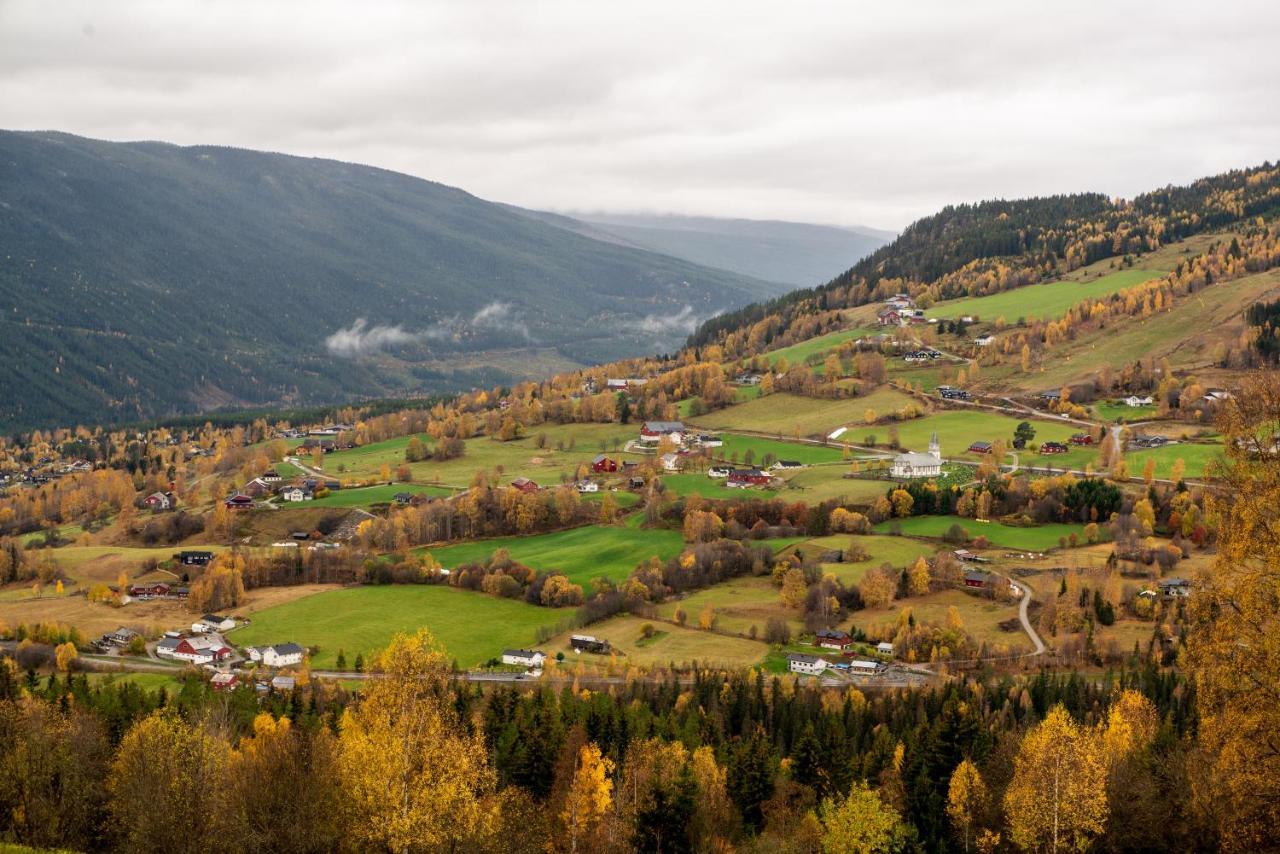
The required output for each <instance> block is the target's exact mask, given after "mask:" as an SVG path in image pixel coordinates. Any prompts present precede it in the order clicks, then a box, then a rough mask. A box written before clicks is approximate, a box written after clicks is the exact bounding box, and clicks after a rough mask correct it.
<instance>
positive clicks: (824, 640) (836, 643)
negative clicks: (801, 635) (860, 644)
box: [813, 629, 853, 651]
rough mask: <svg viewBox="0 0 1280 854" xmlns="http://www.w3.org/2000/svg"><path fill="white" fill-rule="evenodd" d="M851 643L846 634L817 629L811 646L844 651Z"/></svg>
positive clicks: (851, 640) (851, 639)
mask: <svg viewBox="0 0 1280 854" xmlns="http://www.w3.org/2000/svg"><path fill="white" fill-rule="evenodd" d="M852 643H853V638H851V637H850V636H849V633H848V632H838V631H833V630H831V629H819V630H818V631H817V632H816V633H815V634H814V636H813V645H814V646H819V647H822V648H823V649H838V650H842V651H843V650H845V649H847V648H848V647H849V645H850V644H852Z"/></svg>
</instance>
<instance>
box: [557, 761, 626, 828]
mask: <svg viewBox="0 0 1280 854" xmlns="http://www.w3.org/2000/svg"><path fill="white" fill-rule="evenodd" d="M611 773H613V760H611V759H609V758H608V757H605V756H603V755H601V753H600V748H599V747H597V746H596V745H595V744H594V743H589V744H585V745H583V747H582V750H581V751H579V753H578V767H577V770H576V771H574V774H573V783H572V784H571V785H570V786H569V793H568V797H567V798H566V799H565V804H564V811H563V812H562V813H561V815H560V819H561V821H563V822H564V827H565V835H566V837H567V841H568V843H569V851H571V852H577V850H578V848H579V846H582V847H583V849H584V850H589V849H591V848H593V847H594V846H592V845H590V844H588V843H589V842H590V839H591V835H592V833H593V832H594V831H595V830H596V829H597V828H598V827H599V826H600V821H601V819H603V818H604V816H605V814H606V813H608V812H609V808H610V807H611V806H612V805H613V781H612V779H610V777H609V775H610V774H611Z"/></svg>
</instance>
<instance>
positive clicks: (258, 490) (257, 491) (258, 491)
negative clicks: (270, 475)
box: [240, 477, 273, 498]
mask: <svg viewBox="0 0 1280 854" xmlns="http://www.w3.org/2000/svg"><path fill="white" fill-rule="evenodd" d="M272 488H273V487H272V486H271V484H269V483H267V482H266V481H265V480H263V479H262V478H260V477H255V478H254V479H253V480H251V481H249V482H248V483H246V484H245V485H244V487H242V488H241V490H240V491H241V492H242V493H244V494H245V495H248V496H250V497H252V498H261V497H262V496H264V495H267V494H269V493H270V492H271V490H272Z"/></svg>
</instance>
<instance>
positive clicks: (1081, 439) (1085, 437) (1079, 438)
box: [1071, 433, 1093, 445]
mask: <svg viewBox="0 0 1280 854" xmlns="http://www.w3.org/2000/svg"><path fill="white" fill-rule="evenodd" d="M1071 444H1073V445H1092V444H1093V437H1092V436H1090V435H1089V434H1088V433H1074V434H1072V436H1071Z"/></svg>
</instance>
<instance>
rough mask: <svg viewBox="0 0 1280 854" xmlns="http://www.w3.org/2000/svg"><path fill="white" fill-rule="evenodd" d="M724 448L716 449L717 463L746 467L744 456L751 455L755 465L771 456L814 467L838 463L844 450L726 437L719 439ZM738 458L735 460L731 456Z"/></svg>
mask: <svg viewBox="0 0 1280 854" xmlns="http://www.w3.org/2000/svg"><path fill="white" fill-rule="evenodd" d="M720 438H722V439H723V440H724V447H722V448H715V449H714V452H715V456H716V458H717V459H722V460H730V461H733V460H735V459H736V462H738V463H741V464H743V465H746V464H747V452H748V451H750V452H751V453H752V460H753V464H754V465H757V466H759V465H763V463H764V458H765V456H767V455H769V454H772V455H773V458H774V459H775V460H796V461H798V462H801V463H804V464H805V465H813V464H815V463H838V462H840V460H841V459H842V458H843V456H844V450H843V449H842V448H841V447H839V446H838V445H836V446H830V447H829V446H825V445H808V444H801V443H799V442H789V441H786V440H785V439H784V440H783V441H779V440H777V439H764V438H761V437H759V436H742V435H739V434H736V433H734V434H725V435H723V436H721V437H720ZM735 454H736V455H737V456H736V458H735V456H734V455H735Z"/></svg>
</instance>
